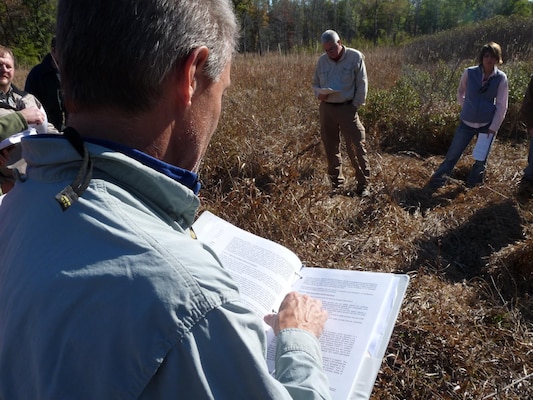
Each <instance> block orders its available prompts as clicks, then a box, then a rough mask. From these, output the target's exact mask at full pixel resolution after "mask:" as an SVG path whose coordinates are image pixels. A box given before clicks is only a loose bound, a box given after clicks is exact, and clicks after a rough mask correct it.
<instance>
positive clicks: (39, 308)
mask: <svg viewBox="0 0 533 400" xmlns="http://www.w3.org/2000/svg"><path fill="white" fill-rule="evenodd" d="M237 36H238V24H237V21H236V17H235V14H234V12H233V10H232V7H231V2H230V1H229V0H196V1H185V0H170V1H169V0H114V1H108V0H60V1H59V3H58V13H57V49H58V52H59V57H60V59H61V73H62V84H63V90H64V95H65V102H66V105H67V108H68V110H69V126H67V128H65V130H64V133H63V135H36V136H31V137H28V138H25V139H23V141H22V148H23V155H24V158H25V159H26V161H27V164H28V167H27V170H26V175H25V176H23V177H21V180H20V181H17V183H16V184H15V187H14V188H13V189H12V190H11V191H10V192H9V193H8V194H7V195H5V197H4V198H3V200H2V204H1V206H0V219H1V221H2V224H0V398H1V399H77V400H83V399H99V400H104V399H172V398H183V399H232V400H233V399H251V398H254V399H289V398H295V399H327V398H330V396H329V388H328V381H327V378H326V376H325V373H324V371H323V368H322V356H321V351H320V346H319V342H318V336H319V335H320V334H321V332H322V330H323V328H324V324H325V321H326V318H327V313H326V312H325V311H324V310H323V309H322V307H321V303H320V302H319V301H318V300H315V299H313V298H311V297H308V296H304V295H301V294H298V293H294V292H293V293H291V294H290V295H288V296H287V297H286V298H285V300H284V301H283V302H282V305H281V307H280V309H279V310H278V313H277V314H272V315H268V316H265V320H264V322H267V323H268V324H270V325H271V326H272V327H273V328H274V332H276V334H277V337H278V344H277V346H278V347H277V354H276V360H275V362H276V372H275V376H271V375H270V373H269V371H268V368H267V363H266V360H265V352H266V338H265V332H264V326H263V320H262V319H260V318H258V317H257V316H256V315H255V314H254V313H253V312H252V311H251V310H250V309H248V308H247V307H246V306H244V305H243V303H242V302H241V300H240V296H239V292H238V289H237V287H236V285H235V282H234V281H233V279H232V278H231V276H230V275H229V273H228V272H227V270H226V269H224V268H223V266H222V265H221V264H220V261H219V259H218V258H217V257H216V256H215V254H214V252H213V251H212V250H211V249H210V248H209V246H207V245H206V244H204V243H201V242H200V241H199V240H195V239H194V235H193V234H192V231H191V230H190V227H191V224H192V222H193V219H194V218H195V215H196V212H197V209H198V206H199V198H198V196H197V193H198V190H199V186H200V185H199V182H198V176H197V171H198V168H199V166H200V163H201V160H202V157H203V155H204V153H205V151H206V149H207V146H208V144H209V141H210V139H211V136H212V135H213V133H214V131H215V129H216V126H217V123H218V119H219V116H220V113H221V103H222V96H223V93H224V91H225V90H226V89H227V88H228V86H229V84H230V67H231V61H232V57H233V53H234V50H235V48H236V44H237V39H238V37H237Z"/></svg>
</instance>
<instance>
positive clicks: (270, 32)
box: [233, 0, 533, 53]
mask: <svg viewBox="0 0 533 400" xmlns="http://www.w3.org/2000/svg"><path fill="white" fill-rule="evenodd" d="M233 3H234V4H235V8H236V10H237V12H238V15H239V18H240V21H241V24H242V31H243V36H242V42H241V46H242V50H243V51H244V52H259V53H261V52H266V51H273V50H277V51H283V52H288V51H291V50H294V49H301V48H304V49H306V48H313V47H314V46H316V43H317V41H318V38H319V37H320V34H321V33H322V32H323V31H324V30H326V29H335V30H336V31H337V32H339V34H340V36H341V38H342V39H343V41H345V42H347V43H359V44H370V45H374V46H375V45H400V44H403V43H405V42H406V41H408V40H409V39H412V38H415V37H419V36H421V35H429V34H434V33H437V32H441V31H445V30H449V29H453V28H457V27H460V26H463V25H468V24H471V23H475V22H479V21H483V20H487V19H491V18H493V17H495V16H511V15H516V16H522V17H528V16H531V15H533V3H531V2H530V1H528V0H234V1H233Z"/></svg>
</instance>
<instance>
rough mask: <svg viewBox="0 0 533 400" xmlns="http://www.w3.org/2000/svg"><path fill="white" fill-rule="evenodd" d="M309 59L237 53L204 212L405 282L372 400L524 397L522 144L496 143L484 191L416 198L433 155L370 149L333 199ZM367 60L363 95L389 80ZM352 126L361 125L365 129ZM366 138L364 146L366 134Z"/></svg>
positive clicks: (528, 331)
mask: <svg viewBox="0 0 533 400" xmlns="http://www.w3.org/2000/svg"><path fill="white" fill-rule="evenodd" d="M315 62H316V56H292V57H281V56H266V57H254V56H247V57H244V56H240V57H239V58H238V59H237V60H236V62H235V64H234V68H233V77H232V79H233V85H232V88H231V89H230V90H229V92H228V94H227V96H226V99H225V108H224V110H225V111H224V112H223V115H222V118H221V121H220V125H219V129H218V133H217V135H216V136H215V138H214V140H213V141H212V143H211V146H210V148H209V150H208V154H207V156H206V159H205V162H204V165H203V169H202V182H203V185H204V187H203V190H202V192H201V196H202V201H203V203H202V208H204V209H209V210H211V211H213V212H214V213H216V214H218V215H220V216H222V217H224V218H226V219H228V220H229V221H231V222H233V223H235V224H236V225H238V226H240V227H242V228H244V229H247V230H250V231H252V232H254V233H256V234H258V235H261V236H264V237H267V238H269V239H272V240H274V241H277V242H280V243H282V244H284V245H285V246H287V247H289V248H291V249H293V250H294V251H295V252H296V253H297V254H298V255H299V256H300V258H301V259H302V260H303V262H304V263H305V264H306V265H316V266H322V267H329V268H339V269H364V270H372V271H385V272H405V273H409V274H410V276H411V283H410V286H409V289H408V293H407V297H406V300H405V303H404V305H403V308H402V311H401V314H400V317H399V319H398V322H397V325H396V328H395V330H394V333H393V336H392V339H391V341H390V344H389V348H388V351H387V355H386V357H385V359H384V362H383V364H382V368H381V371H380V373H379V375H378V378H377V381H376V385H375V387H374V391H373V395H372V398H373V399H527V398H533V377H532V375H531V374H532V373H533V311H532V310H533V297H532V295H533V239H532V229H533V198H532V196H531V193H532V192H531V191H527V190H523V189H522V188H520V186H519V181H520V178H521V171H522V169H523V168H524V167H525V165H526V157H527V144H526V143H514V142H505V141H497V142H496V145H495V147H494V149H493V152H492V155H491V160H490V163H489V168H488V173H487V179H486V184H485V185H484V186H482V187H478V188H474V189H470V190H467V189H466V188H465V186H464V183H463V181H464V178H465V176H466V174H467V170H468V168H469V165H470V162H471V160H470V159H469V157H468V156H467V155H466V154H465V156H464V157H463V159H462V160H461V161H460V162H459V164H458V166H457V169H456V173H455V175H454V178H455V180H454V181H453V182H451V183H450V184H449V185H447V186H446V187H444V188H442V189H440V190H439V191H437V192H436V193H433V194H431V193H428V192H426V191H425V190H424V189H423V188H424V185H425V183H426V182H427V180H428V178H429V176H430V175H431V173H432V172H433V171H434V170H435V168H436V167H437V166H438V164H439V163H440V161H441V160H442V156H440V155H433V156H431V155H430V156H428V157H425V158H424V157H421V156H419V155H417V154H416V153H413V152H409V151H406V152H402V153H394V154H389V153H383V152H380V151H379V149H378V148H377V146H372V147H371V148H370V160H371V164H372V183H371V195H370V197H368V198H358V197H354V196H353V195H351V193H349V192H350V189H353V186H354V184H355V183H354V180H353V171H352V170H351V168H349V166H348V164H347V163H346V164H345V165H346V167H347V168H346V173H347V174H348V176H349V179H350V181H349V183H348V189H347V193H343V194H340V195H331V193H330V191H329V185H328V182H327V179H326V176H325V158H324V155H323V151H322V146H321V143H320V138H319V128H318V111H317V106H318V104H317V101H316V100H315V99H314V98H313V96H312V93H311V89H310V87H311V79H312V74H313V71H314V64H315ZM398 62H399V59H398V58H397V57H395V54H394V52H391V51H383V50H380V52H376V53H373V52H369V53H368V54H367V68H368V72H369V77H370V82H371V85H372V86H373V87H379V88H380V89H387V88H389V87H391V86H392V85H393V82H394V81H395V80H396V79H397V78H398V76H399V73H400V68H399V65H398ZM363 122H364V121H363ZM367 128H368V136H369V143H372V136H373V135H375V132H373V131H372V128H371V127H367Z"/></svg>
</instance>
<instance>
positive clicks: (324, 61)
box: [313, 30, 370, 196]
mask: <svg viewBox="0 0 533 400" xmlns="http://www.w3.org/2000/svg"><path fill="white" fill-rule="evenodd" d="M320 41H321V43H322V48H323V49H324V54H322V55H321V56H320V58H319V59H318V62H317V65H316V69H315V75H314V78H313V90H314V92H315V96H316V97H317V98H318V100H320V106H319V115H320V135H321V138H322V143H323V144H324V150H325V152H326V158H327V162H328V170H327V171H328V176H329V178H330V180H331V184H332V187H333V190H336V189H338V188H340V187H342V186H343V185H344V184H345V177H344V174H343V172H342V156H341V151H340V136H339V134H340V133H341V134H342V136H343V137H344V141H345V143H346V152H347V153H348V157H349V158H350V162H351V164H352V166H353V168H354V169H355V177H356V179H357V187H356V193H357V194H358V195H360V196H366V195H368V194H369V193H368V178H369V177H370V168H369V165H368V157H367V151H366V147H365V127H364V126H363V124H362V123H361V120H360V119H359V115H358V114H357V110H358V109H359V107H361V106H362V105H364V104H365V101H366V95H367V92H368V79H367V75H366V66H365V57H364V55H363V53H361V52H360V51H359V50H355V49H352V48H350V47H346V46H343V45H342V43H341V40H340V38H339V35H338V33H337V32H335V31H333V30H327V31H325V32H324V33H323V34H322V36H321V37H320ZM339 131H340V132H339Z"/></svg>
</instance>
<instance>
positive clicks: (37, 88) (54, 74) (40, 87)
mask: <svg viewBox="0 0 533 400" xmlns="http://www.w3.org/2000/svg"><path fill="white" fill-rule="evenodd" d="M57 60H58V58H57V53H56V38H55V37H54V38H53V39H52V43H51V46H50V53H48V54H47V55H46V56H45V57H44V58H43V60H42V62H41V63H40V64H37V65H36V66H34V67H33V68H32V69H31V71H30V72H29V74H28V76H27V77H26V84H25V86H24V90H25V91H26V92H28V93H31V94H33V95H34V96H35V97H37V99H38V100H39V101H40V102H41V103H42V105H43V107H44V109H45V111H46V114H47V115H48V120H49V122H50V123H52V124H53V125H54V126H55V127H56V129H57V130H58V131H61V130H62V129H63V127H64V126H65V123H66V117H67V114H66V110H65V107H64V105H63V95H62V93H61V87H60V77H59V67H58V63H57Z"/></svg>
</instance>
